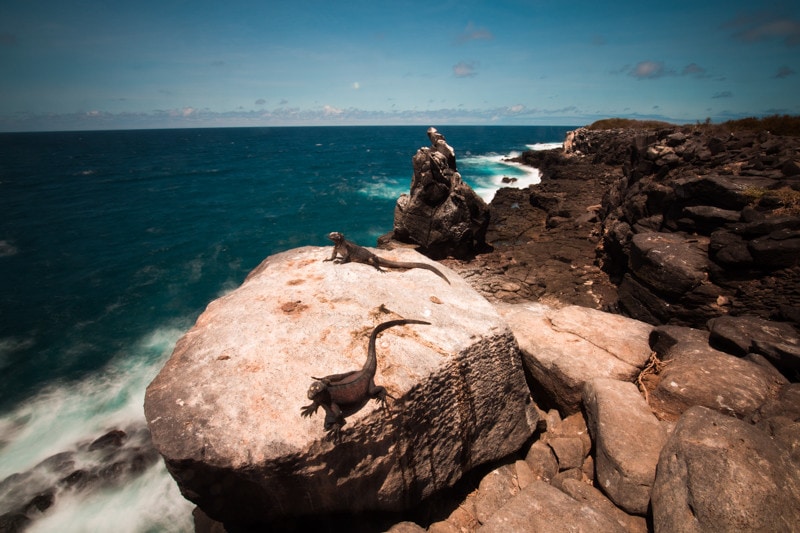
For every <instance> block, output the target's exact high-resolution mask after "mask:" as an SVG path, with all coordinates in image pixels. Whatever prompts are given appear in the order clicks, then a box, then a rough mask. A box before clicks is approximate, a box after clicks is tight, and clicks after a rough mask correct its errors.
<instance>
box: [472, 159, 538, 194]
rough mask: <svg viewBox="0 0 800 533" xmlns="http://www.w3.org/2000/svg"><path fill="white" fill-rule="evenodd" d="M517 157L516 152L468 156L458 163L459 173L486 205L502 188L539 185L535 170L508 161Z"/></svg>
mask: <svg viewBox="0 0 800 533" xmlns="http://www.w3.org/2000/svg"><path fill="white" fill-rule="evenodd" d="M518 156H519V153H518V152H511V153H509V154H505V155H500V154H487V155H478V156H474V155H472V156H468V157H465V158H464V159H462V160H461V161H459V164H458V167H459V172H460V173H461V176H462V177H463V179H464V180H465V181H466V182H467V183H469V184H470V186H472V188H473V189H474V190H475V192H476V193H478V196H480V197H481V198H483V200H484V201H485V202H487V203H488V202H491V201H492V199H493V198H494V195H495V193H497V191H498V190H499V189H501V188H503V187H513V188H517V189H525V188H527V187H529V186H531V185H535V184H537V183H539V181H540V178H539V171H538V170H537V169H535V168H532V167H527V166H525V165H521V164H519V163H517V162H515V161H510V160H509V159H510V158H514V157H518Z"/></svg>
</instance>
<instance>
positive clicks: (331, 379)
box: [300, 319, 430, 439]
mask: <svg viewBox="0 0 800 533" xmlns="http://www.w3.org/2000/svg"><path fill="white" fill-rule="evenodd" d="M403 324H426V325H430V322H425V321H423V320H411V319H408V320H406V319H402V320H390V321H388V322H383V323H382V324H378V325H377V326H376V327H375V329H374V330H372V334H371V335H370V336H369V348H368V349H367V360H366V362H364V366H363V367H362V368H361V370H353V371H351V372H345V373H344V374H332V375H330V376H325V377H324V378H315V377H312V378H311V379H314V380H316V381H314V382H313V383H312V384H311V386H310V387H309V388H308V399H309V400H311V401H312V403H310V404H309V405H305V406H303V407H302V408H301V409H300V416H303V417H309V416H311V415H313V414H314V413H316V412H317V409H318V408H319V407H320V406H322V408H323V409H324V410H325V425H324V428H325V431H327V432H328V437H327V438H329V439H330V438H333V439H338V438H339V430H341V428H342V426H343V425H344V424H345V420H344V415H343V414H342V407H343V406H344V407H353V406H356V407H357V406H358V405H359V404H363V403H366V402H367V401H368V400H369V399H375V400H378V401H379V402H380V403H381V405H383V406H384V407H386V396H387V393H386V389H385V388H383V387H381V386H379V385H375V371H376V370H377V369H378V358H377V355H376V354H375V340H376V339H377V338H378V334H379V333H381V332H382V331H383V330H385V329H389V328H391V327H393V326H402V325H403Z"/></svg>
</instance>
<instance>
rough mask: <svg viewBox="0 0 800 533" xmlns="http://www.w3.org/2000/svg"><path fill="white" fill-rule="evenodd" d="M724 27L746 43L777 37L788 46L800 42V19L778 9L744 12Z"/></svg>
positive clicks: (735, 37)
mask: <svg viewBox="0 0 800 533" xmlns="http://www.w3.org/2000/svg"><path fill="white" fill-rule="evenodd" d="M723 27H724V28H728V29H732V30H733V38H734V39H736V40H737V41H741V42H744V43H758V42H763V41H770V40H773V39H777V40H780V41H783V43H784V44H785V45H786V46H797V45H798V44H800V20H797V19H794V18H792V17H790V16H788V15H786V14H783V13H779V12H776V11H769V10H764V11H758V12H754V13H743V14H741V15H739V16H738V17H736V18H735V19H733V20H731V21H729V22H727V23H725V24H724V25H723Z"/></svg>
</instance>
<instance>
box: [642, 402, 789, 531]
mask: <svg viewBox="0 0 800 533" xmlns="http://www.w3.org/2000/svg"><path fill="white" fill-rule="evenodd" d="M798 466H800V465H798V464H797V463H796V462H793V461H792V460H791V457H790V455H789V453H788V452H787V451H786V450H785V449H784V448H782V447H781V446H779V445H777V444H776V443H775V441H774V440H773V439H772V438H770V436H769V435H768V434H766V433H763V432H761V431H759V430H758V429H757V428H755V427H754V426H752V425H750V424H747V423H745V422H742V421H740V420H737V419H736V418H733V417H730V416H725V415H723V414H721V413H718V412H716V411H713V410H711V409H707V408H704V407H693V408H691V409H689V410H688V411H686V412H685V413H684V414H683V416H682V417H681V419H680V420H679V421H678V424H677V426H676V427H675V430H674V432H673V433H672V435H671V436H670V438H669V440H668V441H667V443H666V445H665V446H664V448H663V450H662V451H661V456H660V459H659V463H658V472H657V474H656V480H655V485H654V487H653V497H652V505H653V525H654V530H655V531H656V533H660V532H665V533H666V532H673V531H685V532H692V531H697V532H700V531H730V532H734V531H736V532H738V531H795V530H796V529H797V525H798V524H800V505H798V502H800V474H798V473H799V472H800V468H798Z"/></svg>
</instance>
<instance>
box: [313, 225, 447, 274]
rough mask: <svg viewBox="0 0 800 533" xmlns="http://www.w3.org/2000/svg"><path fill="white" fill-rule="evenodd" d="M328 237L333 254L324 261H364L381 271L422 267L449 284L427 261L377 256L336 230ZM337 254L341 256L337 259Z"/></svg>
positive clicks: (339, 262)
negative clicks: (400, 259) (419, 261)
mask: <svg viewBox="0 0 800 533" xmlns="http://www.w3.org/2000/svg"><path fill="white" fill-rule="evenodd" d="M328 238H329V239H330V240H332V241H333V254H332V255H331V256H330V258H328V259H325V261H333V262H335V263H338V264H341V263H349V262H350V261H353V262H355V263H364V264H366V265H372V266H374V267H375V268H377V269H378V270H380V271H381V272H383V271H384V270H383V269H382V268H381V267H382V266H384V267H389V268H424V269H425V270H430V271H431V272H433V273H434V274H436V275H437V276H439V277H440V278H442V279H443V280H445V281H446V282H447V284H448V285H449V284H450V280H449V279H447V278H446V277H445V275H444V274H442V273H441V272H440V271H439V269H437V268H436V267H434V266H431V265H429V264H427V263H406V262H403V261H392V260H391V259H384V258H383V257H379V256H377V255H375V254H373V253H372V252H370V251H369V250H367V249H366V248H364V247H363V246H359V245H357V244H355V243H353V242H350V241H348V240H347V239H345V238H344V235H342V234H341V233H339V232H338V231H333V232H331V233H329V234H328ZM337 255H340V256H341V257H340V258H338V259H337V257H336V256H337Z"/></svg>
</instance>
